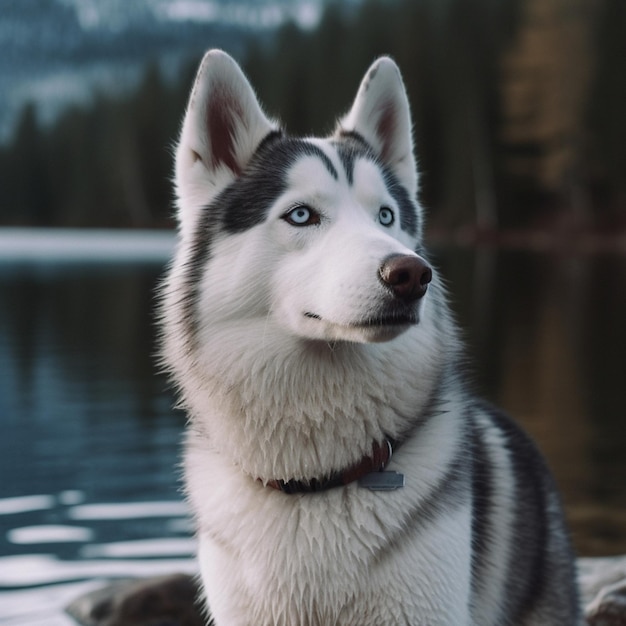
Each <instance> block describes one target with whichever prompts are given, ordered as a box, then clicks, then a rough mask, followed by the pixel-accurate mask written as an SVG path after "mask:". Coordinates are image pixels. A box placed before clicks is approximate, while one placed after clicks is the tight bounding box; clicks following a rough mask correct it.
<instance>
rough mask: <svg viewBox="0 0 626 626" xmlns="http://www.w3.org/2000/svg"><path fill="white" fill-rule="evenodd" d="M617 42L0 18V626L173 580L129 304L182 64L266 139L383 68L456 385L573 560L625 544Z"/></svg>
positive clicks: (474, 32) (387, 28) (382, 27)
mask: <svg viewBox="0 0 626 626" xmlns="http://www.w3.org/2000/svg"><path fill="white" fill-rule="evenodd" d="M624 32H626V3H625V2H624V1H623V0H472V2H468V1H467V0H344V1H341V2H337V1H334V2H333V1H325V0H265V1H263V0H247V1H246V0H233V1H226V0H222V1H218V0H132V2H128V1H126V0H0V93H1V94H2V96H1V97H0V425H2V428H3V431H4V433H5V435H4V436H3V437H1V438H0V618H2V619H4V620H5V621H3V623H10V624H27V623H28V624H31V625H32V624H36V623H41V624H44V623H45V624H48V625H49V624H51V623H53V622H52V621H50V620H51V617H50V616H51V615H55V616H56V615H57V614H56V613H55V612H54V611H55V610H56V607H57V606H59V602H60V598H70V597H74V596H75V595H77V594H78V593H79V592H81V591H84V590H87V589H90V588H92V585H93V584H95V582H97V581H101V580H103V579H107V578H112V577H118V576H127V575H131V574H133V573H134V574H138V575H140V574H142V573H155V572H158V571H166V572H169V571H173V570H175V569H179V570H180V569H184V570H186V571H187V570H189V571H192V570H193V567H194V566H193V563H192V561H191V560H190V557H191V555H192V553H193V549H194V548H193V540H192V538H191V532H190V525H189V522H188V519H187V512H186V508H185V505H184V503H183V502H182V497H181V495H180V486H179V482H178V476H177V470H176V469H175V468H176V464H177V461H178V457H179V453H180V449H179V448H180V438H181V433H182V429H183V426H184V416H183V415H181V414H180V413H177V412H176V411H175V410H174V409H173V408H172V406H173V403H174V400H173V397H172V394H171V392H170V391H169V390H168V387H167V382H166V380H165V379H164V378H163V377H162V376H161V375H160V374H159V373H158V370H157V367H156V365H155V358H154V353H155V346H156V342H155V329H154V312H153V311H154V292H155V288H156V285H157V283H158V281H159V279H160V277H161V276H162V273H163V270H164V267H165V265H166V262H167V259H168V257H169V256H170V254H171V252H172V247H173V241H174V235H173V228H174V220H173V193H172V185H171V175H172V171H173V169H172V159H173V157H172V154H173V147H174V145H175V142H176V137H177V133H178V129H179V125H180V121H181V118H182V114H183V112H184V107H185V103H186V99H187V96H188V93H189V89H190V87H191V82H192V80H193V75H194V73H195V70H196V67H197V63H198V61H199V59H200V57H201V55H202V53H203V52H204V51H205V50H206V49H207V48H210V47H221V48H223V49H225V50H226V51H228V52H229V53H231V54H232V55H233V56H234V57H235V58H236V59H237V60H238V61H239V62H240V63H241V64H242V66H243V67H244V69H245V71H246V72H247V74H248V75H249V77H250V79H251V82H252V84H253V85H254V86H255V88H256V90H257V92H258V94H259V97H260V99H261V101H262V102H263V103H264V104H265V108H266V110H267V111H268V113H269V114H270V115H272V116H274V117H278V118H280V119H281V120H282V121H283V123H284V124H285V126H286V128H287V130H288V131H290V132H292V133H294V134H298V133H304V134H316V135H321V134H325V133H328V132H330V131H332V129H333V127H334V123H335V120H336V118H337V117H338V116H339V115H340V114H341V113H342V112H345V111H346V110H347V109H348V108H349V106H350V104H351V102H352V99H353V97H354V95H355V92H356V89H357V87H358V84H359V81H360V79H361V77H362V75H363V73H364V72H365V70H366V69H367V67H368V66H369V64H370V63H371V62H372V60H373V59H374V58H375V57H376V56H378V55H381V54H390V55H392V56H393V57H394V58H395V60H396V61H397V62H398V64H399V65H400V67H401V70H402V72H403V76H404V80H405V83H406V86H407V89H408V92H409V97H410V100H411V103H412V109H413V120H414V134H415V140H416V151H417V156H418V159H419V163H420V170H421V192H420V193H421V196H420V198H421V201H422V204H423V205H424V207H425V209H426V211H427V214H428V229H427V230H428V238H429V241H430V244H431V247H432V254H433V256H434V258H435V260H436V263H437V265H438V267H439V268H440V270H441V272H442V273H443V274H444V276H445V278H446V280H447V282H448V284H449V287H450V292H451V298H452V304H453V307H454V309H455V311H456V313H457V316H458V318H459V321H460V323H461V324H462V326H463V328H464V332H465V336H466V339H467V342H468V352H469V354H470V355H471V363H472V366H471V368H470V375H471V376H472V377H473V380H474V386H475V388H476V390H477V391H478V392H479V393H481V394H482V395H484V396H486V397H487V398H489V399H490V400H492V401H494V402H496V403H498V404H499V405H501V406H503V407H504V408H506V409H507V410H508V411H509V412H510V413H512V414H513V415H514V416H515V417H516V418H517V419H518V420H519V421H520V422H521V423H522V424H523V425H524V426H525V427H526V428H527V429H528V430H529V431H530V432H531V433H532V435H533V436H534V437H535V439H536V440H537V441H538V443H539V445H540V447H541V449H542V450H543V451H544V453H545V454H546V456H547V458H548V461H549V463H550V465H551V466H552V468H553V470H554V472H555V475H556V478H557V481H558V483H559V485H560V486H561V488H562V490H563V498H564V501H565V505H566V509H567V513H568V517H569V519H570V522H571V526H572V533H573V539H574V543H575V545H576V549H577V551H578V553H579V554H583V555H608V554H618V553H626V436H625V435H626V428H625V424H624V420H625V416H626V384H625V380H626V378H625V374H626V368H625V358H624V355H625V354H626V323H625V322H626V175H625V174H626V115H625V114H624V111H626V38H625V37H624ZM33 598H36V600H33ZM51 607H52V608H51ZM54 619H57V620H59V621H58V622H54V623H59V624H61V623H63V624H65V623H67V622H65V621H63V619H65V618H62V617H60V616H58V617H55V618H54ZM9 620H10V621H9ZM38 620H39V621H38ZM0 621H1V619H0Z"/></svg>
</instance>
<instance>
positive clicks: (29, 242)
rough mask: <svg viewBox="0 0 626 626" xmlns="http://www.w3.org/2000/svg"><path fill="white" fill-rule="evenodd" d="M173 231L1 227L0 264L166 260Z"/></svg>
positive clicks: (173, 240)
mask: <svg viewBox="0 0 626 626" xmlns="http://www.w3.org/2000/svg"><path fill="white" fill-rule="evenodd" d="M175 241H176V233H175V232H174V231H172V230H114V229H78V228H76V229H74V228H23V227H0V262H20V261H57V262H80V261H83V262H84V261H98V262H103V261H109V262H123V261H155V262H156V261H166V260H167V259H169V258H170V257H171V256H172V254H173V252H174V245H175Z"/></svg>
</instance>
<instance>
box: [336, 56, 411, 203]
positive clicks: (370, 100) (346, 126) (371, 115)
mask: <svg viewBox="0 0 626 626" xmlns="http://www.w3.org/2000/svg"><path fill="white" fill-rule="evenodd" d="M350 132H355V133H358V134H359V135H360V136H361V137H363V139H365V141H367V142H368V143H369V144H370V145H371V146H372V148H373V149H374V151H375V152H376V154H377V155H378V156H379V158H380V159H381V161H382V162H383V163H384V164H385V165H387V166H388V167H389V168H391V170H392V171H393V172H394V174H395V175H396V176H397V177H398V178H399V180H400V181H401V182H402V184H403V185H404V186H405V187H406V188H407V189H408V191H409V193H410V194H411V196H412V197H415V195H416V194H417V171H416V164H415V157H414V155H413V136H412V124H411V112H410V108H409V100H408V98H407V95H406V90H405V88H404V83H403V82H402V77H401V75H400V70H399V69H398V66H397V65H396V64H395V63H394V62H393V61H392V60H391V59H390V58H389V57H382V58H380V59H378V60H377V61H376V62H375V63H374V64H373V65H372V66H371V67H370V68H369V70H368V71H367V74H366V75H365V77H364V78H363V80H362V82H361V86H360V87H359V91H358V93H357V95H356V98H355V100H354V103H353V105H352V109H350V112H349V113H348V114H347V115H346V116H345V117H344V118H343V119H342V120H340V122H339V128H338V129H337V135H341V134H342V133H350Z"/></svg>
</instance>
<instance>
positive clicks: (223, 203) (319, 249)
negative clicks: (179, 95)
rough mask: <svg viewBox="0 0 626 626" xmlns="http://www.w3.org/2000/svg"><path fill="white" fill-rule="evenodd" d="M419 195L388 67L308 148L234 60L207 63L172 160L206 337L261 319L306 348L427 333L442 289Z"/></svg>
mask: <svg viewBox="0 0 626 626" xmlns="http://www.w3.org/2000/svg"><path fill="white" fill-rule="evenodd" d="M294 89H297V86H294ZM417 183H418V181H417V173H416V164H415V159H414V156H413V141H412V133H411V118H410V112H409V104H408V100H407V96H406V92H405V89H404V85H403V83H402V78H401V76H400V72H399V70H398V68H397V66H396V65H395V63H394V62H393V61H392V60H391V59H389V58H381V59H379V60H378V61H376V62H375V63H374V64H373V65H372V66H371V67H370V69H369V70H368V72H367V74H366V75H365V77H364V79H363V81H362V83H361V86H360V88H359V90H358V93H357V96H356V99H355V101H354V104H353V106H352V108H351V110H350V112H349V113H348V114H347V115H346V116H345V117H344V118H343V119H341V120H340V122H339V124H338V127H337V130H336V131H335V133H334V135H332V136H331V137H328V138H325V139H316V138H304V139H299V138H292V137H289V136H287V135H285V134H284V133H283V131H282V130H281V129H280V127H279V125H278V124H277V123H276V122H274V121H272V120H271V119H269V118H268V117H267V116H266V115H265V113H264V112H263V110H262V108H261V107H260V105H259V103H258V101H257V98H256V96H255V94H254V91H253V90H252V88H251V86H250V84H249V83H248V81H247V79H246V78H245V76H244V75H243V73H242V71H241V70H240V68H239V67H238V65H237V64H236V63H235V62H234V61H233V60H232V59H231V58H230V57H229V56H228V55H226V54H225V53H223V52H220V51H211V52H209V53H208V54H207V55H206V56H205V58H204V60H203V62H202V65H201V67H200V70H199V72H198V76H197V78H196V82H195V85H194V88H193V91H192V94H191V97H190V100H189V105H188V108H187V112H186V116H185V120H184V124H183V128H182V133H181V138H180V143H179V145H178V149H177V153H176V189H177V195H178V205H179V220H180V232H181V237H182V247H181V251H182V252H181V253H182V254H184V255H185V259H184V262H183V263H182V264H181V266H182V265H184V266H185V267H186V268H187V269H186V270H184V271H185V272H186V282H187V284H188V285H191V283H193V286H190V288H189V290H190V293H189V294H188V297H187V300H188V304H187V306H190V307H192V308H193V309H194V311H193V312H192V311H189V315H188V317H192V318H194V319H195V320H196V326H197V328H196V330H199V331H201V330H202V328H203V327H204V326H206V325H209V324H210V325H214V324H220V323H228V322H232V321H236V320H238V321H241V320H244V319H245V320H250V319H251V318H261V319H263V320H264V324H273V325H275V327H278V328H280V329H282V330H286V331H287V332H289V333H290V334H292V335H295V336H297V337H300V338H303V339H313V340H318V339H319V340H324V341H336V340H340V341H341V340H345V341H356V342H379V341H386V340H390V339H393V338H395V337H397V336H398V335H400V334H401V333H403V332H404V331H406V330H407V329H409V328H410V327H411V326H413V325H415V324H417V323H418V322H419V317H420V309H421V306H422V302H423V300H424V296H425V295H426V293H427V290H428V285H429V283H430V281H431V277H432V274H431V269H430V267H429V266H428V264H427V262H426V261H425V260H424V259H423V258H422V257H421V256H420V255H419V254H418V251H419V250H420V242H421V230H422V223H421V221H422V219H421V211H420V208H419V206H418V204H417V201H416V196H417Z"/></svg>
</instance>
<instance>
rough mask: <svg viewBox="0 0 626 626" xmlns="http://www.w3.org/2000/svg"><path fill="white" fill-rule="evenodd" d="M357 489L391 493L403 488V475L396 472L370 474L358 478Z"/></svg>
mask: <svg viewBox="0 0 626 626" xmlns="http://www.w3.org/2000/svg"><path fill="white" fill-rule="evenodd" d="M359 487H363V488H364V489H369V490H370V491H393V490H394V489H401V488H402V487H404V474H400V473H398V472H371V473H369V474H366V475H365V476H363V477H362V478H359Z"/></svg>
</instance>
